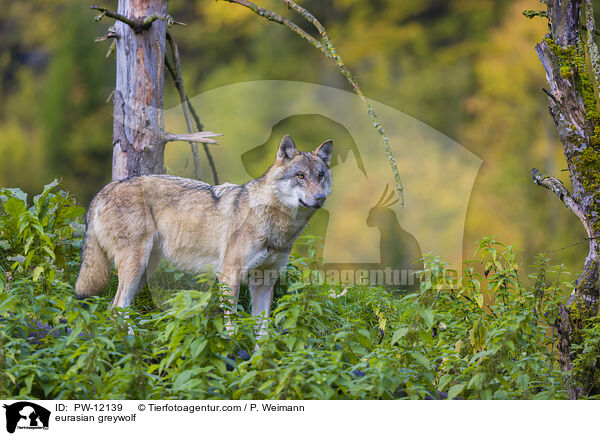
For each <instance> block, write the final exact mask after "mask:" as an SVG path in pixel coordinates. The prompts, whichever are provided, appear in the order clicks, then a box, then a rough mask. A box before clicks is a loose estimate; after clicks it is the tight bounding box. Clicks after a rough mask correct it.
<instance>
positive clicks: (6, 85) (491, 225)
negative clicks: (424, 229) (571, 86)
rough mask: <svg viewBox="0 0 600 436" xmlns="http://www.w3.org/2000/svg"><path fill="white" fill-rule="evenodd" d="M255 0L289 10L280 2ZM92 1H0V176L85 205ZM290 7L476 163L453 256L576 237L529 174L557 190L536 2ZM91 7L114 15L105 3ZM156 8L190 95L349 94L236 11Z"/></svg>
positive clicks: (95, 49) (95, 167) (105, 145)
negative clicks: (236, 87) (167, 25)
mask: <svg viewBox="0 0 600 436" xmlns="http://www.w3.org/2000/svg"><path fill="white" fill-rule="evenodd" d="M259 3H260V4H261V5H263V6H265V7H267V8H270V9H272V10H276V11H278V12H280V13H282V14H283V15H286V16H290V15H291V13H290V12H289V11H287V10H286V8H285V7H284V6H282V5H281V4H280V2H276V1H273V0H269V1H263V2H259ZM92 4H97V3H92V2H89V1H75V0H70V1H68V0H51V1H49V0H28V1H17V2H15V1H9V0H0V101H1V103H0V186H6V187H9V186H10V187H15V186H17V187H20V188H22V189H23V190H25V191H27V192H30V193H36V192H39V191H40V190H41V188H42V186H43V185H44V184H45V183H48V182H49V181H50V180H52V179H53V178H54V177H61V178H62V182H63V184H64V185H65V186H66V187H67V188H68V189H70V190H71V191H72V192H73V193H74V194H75V195H76V197H77V198H78V200H79V202H80V203H81V204H82V205H83V206H87V204H88V203H89V201H90V199H91V198H92V196H93V195H94V193H95V192H97V190H98V189H99V188H100V187H101V186H102V185H103V184H105V183H106V182H108V181H109V180H110V174H111V171H110V167H111V156H112V146H111V142H112V141H111V139H112V108H113V106H112V103H111V102H110V100H109V97H110V94H111V90H112V88H113V85H114V67H115V65H114V63H115V61H114V56H113V57H109V58H108V59H107V58H106V57H105V54H106V52H107V48H108V43H106V42H104V43H95V42H94V39H95V38H96V37H98V36H102V35H104V34H105V33H106V30H107V28H108V27H109V25H110V24H111V21H112V20H103V21H102V22H100V23H95V22H94V20H93V18H94V16H95V13H94V12H93V11H90V10H89V6H90V5H92ZM301 4H302V5H303V6H305V7H306V8H308V9H309V10H310V11H311V12H313V13H314V14H315V15H316V16H317V17H318V18H319V19H320V20H321V21H322V22H323V23H324V24H325V26H326V27H327V28H328V30H329V32H330V34H331V36H332V38H333V40H334V42H335V43H336V45H337V47H338V49H339V51H340V53H341V54H342V56H343V57H344V60H345V62H346V64H347V65H348V66H349V68H350V69H351V70H352V71H353V72H354V73H355V75H356V77H357V78H358V81H359V83H360V84H361V86H362V89H363V91H364V93H365V94H366V95H367V96H368V97H369V98H372V99H374V100H378V101H380V102H382V103H385V104H387V105H389V106H392V107H394V108H396V109H398V110H400V111H403V112H405V113H407V114H409V115H410V116H412V117H414V118H416V119H418V120H421V121H423V122H424V123H426V124H428V125H430V126H431V127H433V128H434V129H436V130H438V131H440V132H442V133H443V134H445V135H447V136H448V137H450V138H452V139H453V140H455V141H456V142H458V143H460V144H462V145H463V146H464V147H465V148H467V149H468V150H470V151H472V152H473V153H475V154H477V155H478V156H479V157H480V158H481V159H482V160H483V165H482V167H481V170H480V172H479V175H478V178H477V180H476V182H475V186H474V189H473V193H472V197H471V200H470V203H469V208H468V214H467V220H466V223H465V238H464V250H465V256H468V255H470V254H472V252H473V251H474V249H475V245H474V241H476V240H478V239H480V238H481V237H483V236H486V235H492V234H495V235H498V236H499V239H500V240H501V241H502V242H505V243H508V244H513V245H515V246H516V247H518V248H520V249H522V250H523V255H524V257H525V259H524V260H525V262H526V263H530V262H532V261H533V255H535V254H536V253H539V252H544V251H550V250H554V249H557V248H560V247H563V246H567V245H569V244H572V243H574V242H577V241H580V240H581V239H583V237H584V236H585V234H584V231H583V228H582V227H581V225H580V223H579V222H578V221H577V219H576V218H575V216H574V215H573V214H571V213H570V212H569V211H567V210H566V209H565V208H564V206H563V205H562V204H561V203H560V202H559V201H557V200H556V198H555V195H554V194H553V193H551V192H549V191H548V190H545V189H542V188H540V187H539V186H537V185H535V184H534V183H532V181H531V179H530V176H529V169H530V168H532V167H538V168H540V170H542V171H543V172H545V173H547V174H550V175H553V176H556V177H559V178H561V179H562V180H563V182H564V183H565V184H566V185H567V186H570V183H569V180H568V173H566V172H562V171H561V170H562V169H563V168H566V164H565V163H564V158H563V157H562V148H561V145H560V143H559V141H558V138H557V133H556V130H555V127H554V125H553V123H552V120H551V118H550V116H549V114H548V111H547V102H546V97H545V95H544V93H543V92H542V87H545V86H546V83H545V77H544V71H543V68H542V66H541V64H540V63H539V61H538V58H537V56H536V53H535V51H534V46H535V44H536V43H537V42H539V41H541V39H542V38H543V36H544V34H545V33H546V31H547V24H546V21H545V20H541V19H535V20H529V19H527V18H525V17H524V16H523V15H522V11H523V10H526V9H542V5H540V4H539V2H538V1H537V0H404V1H397V0H378V1H360V0H328V1H322V0H308V1H302V2H301ZM99 5H100V6H106V7H108V8H110V9H112V10H116V1H114V0H112V1H103V2H100V3H99ZM599 10H600V7H596V11H599ZM169 13H170V14H171V15H172V16H173V17H174V18H175V19H176V20H179V21H183V22H185V23H186V24H187V27H181V26H177V27H175V28H174V29H172V32H173V34H174V36H175V39H176V41H177V42H178V44H179V49H180V52H181V56H182V67H183V74H184V80H185V83H186V91H187V94H188V95H190V96H194V95H197V94H199V93H201V92H204V91H207V90H210V89H213V88H215V87H219V86H223V85H227V84H230V83H236V82H242V81H249V80H264V79H284V80H297V81H303V82H314V83H320V84H324V85H328V86H332V87H337V88H342V89H349V86H348V84H347V82H346V81H345V79H344V78H343V77H342V76H341V75H340V74H339V72H338V71H337V69H336V67H335V66H334V65H333V64H332V63H331V62H330V61H328V60H327V59H325V58H324V57H323V56H322V54H321V53H319V52H318V51H317V50H315V49H314V48H313V47H311V46H310V45H308V44H307V43H306V42H305V41H302V40H301V39H299V38H298V37H297V36H296V35H294V34H292V33H291V32H290V31H289V30H288V29H286V28H284V27H282V26H280V25H277V24H273V23H268V22H266V21H265V20H263V19H261V18H259V17H257V16H256V15H254V14H252V13H251V12H250V11H248V10H247V9H245V8H241V7H239V6H236V5H232V4H228V3H225V2H215V1H214V0H170V1H169ZM298 22H300V20H298ZM307 28H308V26H307ZM165 91H166V94H165V109H168V108H169V107H173V106H175V105H177V104H179V99H178V95H177V93H176V91H175V89H174V87H173V86H172V82H171V81H170V78H168V77H167V78H166V79H165ZM200 117H201V118H202V114H200ZM365 117H366V114H365ZM206 128H207V129H208V130H211V126H206ZM377 146H380V145H379V144H378V145H377ZM201 158H202V159H204V155H202V154H201ZM396 159H398V160H401V159H402V156H396ZM206 174H208V173H206ZM207 181H209V182H210V181H211V180H207ZM586 251H587V244H580V245H576V246H573V247H571V248H568V249H565V250H561V251H558V252H556V253H553V254H552V258H553V261H554V262H557V263H561V262H564V263H565V264H566V265H567V266H568V268H569V270H571V271H573V272H578V271H581V267H582V265H583V261H584V259H585V255H586V254H587V253H586Z"/></svg>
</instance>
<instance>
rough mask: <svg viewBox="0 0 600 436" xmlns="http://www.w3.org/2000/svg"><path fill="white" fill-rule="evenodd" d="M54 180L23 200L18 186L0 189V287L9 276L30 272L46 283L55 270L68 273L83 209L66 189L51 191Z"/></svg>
mask: <svg viewBox="0 0 600 436" xmlns="http://www.w3.org/2000/svg"><path fill="white" fill-rule="evenodd" d="M57 185H58V180H54V181H53V182H52V183H49V184H48V185H46V186H44V189H43V191H42V192H41V193H40V194H39V195H36V196H35V197H33V204H32V205H29V204H28V202H27V194H25V193H24V192H23V191H21V190H20V189H17V188H14V189H6V188H2V189H0V207H1V210H0V249H1V251H0V289H2V287H4V286H6V283H7V282H8V281H9V280H10V278H11V277H13V276H19V275H23V274H24V273H26V272H27V273H30V274H31V279H32V280H33V281H34V282H38V281H39V282H41V283H42V284H43V286H45V287H48V286H50V285H51V284H52V283H53V281H54V278H55V275H56V273H59V277H60V278H65V277H68V275H66V272H71V273H72V272H73V271H67V270H68V269H69V266H70V265H69V261H71V266H73V261H74V260H75V259H76V257H77V253H78V251H79V248H80V246H81V241H80V240H79V239H77V238H75V237H74V233H77V234H78V235H79V236H81V235H82V234H83V232H82V230H83V228H82V225H81V223H79V222H77V221H76V218H78V217H80V216H82V215H83V213H84V209H83V208H81V207H79V206H77V205H76V204H75V201H74V200H73V198H72V197H71V196H70V195H69V193H68V192H66V191H63V190H61V191H58V192H53V189H54V188H55V187H56V186H57Z"/></svg>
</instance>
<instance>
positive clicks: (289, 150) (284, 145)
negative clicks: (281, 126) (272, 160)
mask: <svg viewBox="0 0 600 436" xmlns="http://www.w3.org/2000/svg"><path fill="white" fill-rule="evenodd" d="M297 154H298V149H297V148H296V144H295V143H294V140H293V139H292V137H291V136H290V135H285V136H284V137H283V139H282V140H281V142H280V143H279V149H278V150H277V162H284V161H286V160H289V159H291V158H293V157H294V156H296V155H297Z"/></svg>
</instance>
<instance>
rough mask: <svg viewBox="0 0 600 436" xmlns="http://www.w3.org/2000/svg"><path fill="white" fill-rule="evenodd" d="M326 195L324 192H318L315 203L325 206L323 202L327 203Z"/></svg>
mask: <svg viewBox="0 0 600 436" xmlns="http://www.w3.org/2000/svg"><path fill="white" fill-rule="evenodd" d="M325 198H326V197H325V195H324V194H317V195H315V203H316V204H318V205H319V207H320V206H323V204H324V203H325Z"/></svg>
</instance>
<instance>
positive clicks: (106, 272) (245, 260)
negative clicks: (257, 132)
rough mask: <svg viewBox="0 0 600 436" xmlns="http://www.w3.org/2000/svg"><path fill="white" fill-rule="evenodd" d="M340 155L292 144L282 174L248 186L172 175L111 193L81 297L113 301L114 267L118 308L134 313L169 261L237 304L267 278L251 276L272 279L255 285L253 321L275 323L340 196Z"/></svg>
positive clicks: (89, 239) (81, 281)
mask: <svg viewBox="0 0 600 436" xmlns="http://www.w3.org/2000/svg"><path fill="white" fill-rule="evenodd" d="M332 151H333V142H332V141H331V140H328V141H325V142H323V143H322V144H321V145H319V146H318V147H317V148H316V149H315V150H314V151H312V152H301V151H299V150H298V149H297V147H296V144H295V143H294V141H293V140H292V138H291V137H290V136H289V135H285V136H284V137H283V139H282V140H281V143H280V144H279V148H278V150H277V156H276V158H275V162H274V163H273V165H272V166H271V167H270V168H269V169H268V170H267V172H266V173H265V174H264V175H262V176H261V177H259V178H257V179H254V180H251V181H250V182H247V183H245V184H243V185H234V184H231V183H225V184H223V185H217V186H211V185H209V184H207V183H203V182H200V181H197V180H190V179H185V178H181V177H174V176H166V175H150V176H140V177H134V178H130V179H124V180H115V181H113V182H111V183H109V184H108V185H106V186H105V187H104V188H103V189H102V190H101V191H100V192H99V193H98V194H97V195H96V197H95V198H94V199H93V200H92V202H91V204H90V207H89V209H88V212H87V216H86V220H87V227H86V232H85V236H84V243H83V247H82V260H81V268H80V271H79V276H78V278H77V283H76V285H75V292H76V295H77V297H78V298H85V297H89V296H93V295H99V294H101V293H103V292H104V291H105V290H106V287H107V284H108V281H109V277H110V262H111V261H113V260H114V264H115V267H116V269H117V274H118V277H119V285H118V290H117V293H116V295H115V298H114V300H113V303H112V304H113V306H115V307H121V308H123V307H127V306H129V305H130V304H131V302H132V300H133V298H134V297H135V295H136V294H137V293H138V292H139V291H140V289H141V288H142V287H143V286H144V285H145V283H146V282H147V280H148V278H149V277H150V276H151V275H152V274H153V273H154V272H155V270H156V268H157V266H158V265H159V263H160V260H161V258H163V257H164V258H165V259H167V260H168V261H169V262H171V263H172V264H174V265H175V266H177V267H178V268H180V269H182V270H185V271H190V272H201V271H207V270H212V271H214V272H216V273H217V276H218V278H219V281H220V282H221V283H222V284H223V285H224V286H225V287H226V289H227V290H228V292H229V294H230V297H231V299H232V300H233V301H235V299H237V297H238V294H239V289H240V284H241V283H242V280H243V278H244V273H245V272H250V273H253V272H259V274H251V275H252V276H253V277H255V278H256V277H262V278H263V279H262V280H252V283H249V288H250V294H251V297H252V315H258V314H261V313H263V314H264V315H265V316H268V315H269V311H270V307H271V302H272V299H273V287H274V285H275V281H276V280H277V274H278V272H279V271H281V269H282V268H284V267H285V265H286V264H287V262H288V260H289V255H290V250H291V248H292V244H293V243H294V241H295V240H296V238H297V237H298V235H299V234H300V233H301V232H302V229H303V228H304V226H305V225H306V224H307V222H308V220H309V219H310V218H311V216H312V215H313V213H314V212H315V211H316V210H317V209H319V208H321V207H322V206H323V204H324V202H325V199H326V198H327V196H328V195H329V194H330V193H331V186H332V176H331V170H330V163H331V156H332ZM273 271H276V272H277V273H276V274H273ZM260 273H262V274H260Z"/></svg>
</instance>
